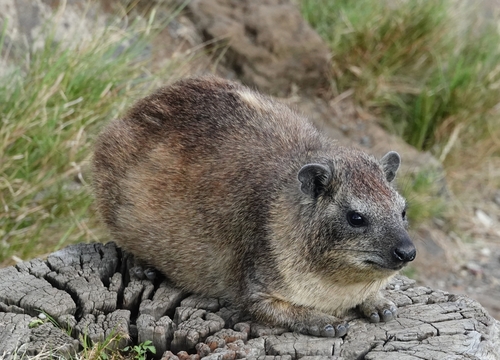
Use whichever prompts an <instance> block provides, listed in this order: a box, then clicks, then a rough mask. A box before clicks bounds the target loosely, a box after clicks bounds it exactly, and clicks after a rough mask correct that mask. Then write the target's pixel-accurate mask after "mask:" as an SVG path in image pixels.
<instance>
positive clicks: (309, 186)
mask: <svg viewBox="0 0 500 360" xmlns="http://www.w3.org/2000/svg"><path fill="white" fill-rule="evenodd" d="M332 176H333V173H332V170H331V169H330V167H329V166H326V165H321V164H307V165H304V166H303V167H302V169H300V171H299V174H298V175H297V177H298V179H299V181H300V182H301V185H300V190H302V192H303V193H304V194H306V195H309V196H312V197H314V198H315V197H318V195H320V194H321V193H323V192H324V191H325V190H326V188H327V187H328V185H329V184H330V182H331V181H332Z"/></svg>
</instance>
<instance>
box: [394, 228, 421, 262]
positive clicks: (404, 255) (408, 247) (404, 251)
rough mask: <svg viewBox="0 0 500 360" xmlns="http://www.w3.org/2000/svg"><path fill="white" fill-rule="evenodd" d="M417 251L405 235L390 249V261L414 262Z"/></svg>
mask: <svg viewBox="0 0 500 360" xmlns="http://www.w3.org/2000/svg"><path fill="white" fill-rule="evenodd" d="M416 255H417V249H415V245H413V242H412V241H411V239H410V237H409V236H408V234H407V233H405V234H403V235H402V236H400V240H399V243H398V245H397V246H396V247H394V248H393V249H392V259H393V261H394V262H396V263H407V262H410V261H413V260H415V256H416Z"/></svg>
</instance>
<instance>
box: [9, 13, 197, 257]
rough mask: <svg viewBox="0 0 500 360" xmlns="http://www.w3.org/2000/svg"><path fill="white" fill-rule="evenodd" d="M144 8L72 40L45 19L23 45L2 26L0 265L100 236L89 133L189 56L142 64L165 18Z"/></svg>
mask: <svg viewBox="0 0 500 360" xmlns="http://www.w3.org/2000/svg"><path fill="white" fill-rule="evenodd" d="M152 14H153V15H152V17H150V18H145V19H142V20H141V19H139V20H137V21H135V22H129V21H124V19H123V18H122V19H117V20H116V21H115V22H114V23H112V24H111V25H109V26H107V27H105V28H102V29H101V30H96V31H95V32H94V33H93V34H91V37H90V38H89V39H86V40H84V41H83V40H82V41H80V42H78V43H77V44H75V42H73V45H72V46H68V45H66V44H65V43H64V42H59V41H56V40H55V36H54V32H53V29H54V28H55V26H51V25H49V26H47V28H46V29H45V31H44V32H43V34H40V40H43V41H42V42H43V44H44V45H43V46H42V47H41V48H39V49H38V50H34V49H30V51H29V52H27V53H26V51H16V50H18V49H15V48H14V49H13V48H9V49H7V48H6V46H4V47H3V49H2V45H3V44H4V42H3V39H4V38H5V36H6V35H8V34H6V30H5V29H4V32H3V36H2V37H1V39H2V42H1V43H0V50H3V51H0V53H1V54H2V56H3V57H4V59H2V60H5V62H6V63H8V64H10V67H9V68H8V69H9V71H6V72H4V73H3V74H1V75H0V77H1V78H0V99H2V101H0V113H1V114H2V118H1V123H0V264H2V263H3V264H4V265H6V264H7V263H10V262H11V261H12V259H13V257H14V259H17V258H22V259H25V258H31V257H33V256H36V255H41V254H45V253H50V252H52V251H54V250H56V249H57V248H60V247H62V246H65V245H67V244H68V243H74V242H80V241H90V240H97V239H98V238H99V234H98V232H97V231H98V230H97V229H98V227H97V226H96V221H95V216H94V211H93V208H92V199H91V196H90V190H89V174H88V162H89V158H90V154H91V147H92V139H93V137H94V136H95V134H96V133H97V131H98V129H99V128H100V126H102V124H104V123H105V122H106V121H108V120H110V119H112V118H114V117H116V116H118V114H120V113H123V111H124V110H125V109H126V108H127V107H128V106H129V104H130V103H131V101H133V100H134V99H137V98H139V97H142V96H144V95H145V94H147V93H149V92H150V91H152V89H153V88H155V87H157V86H159V85H160V84H165V83H166V82H168V81H169V79H170V78H172V76H173V73H174V72H175V71H176V70H177V73H182V72H181V71H180V70H179V69H180V67H181V66H182V64H181V62H182V63H185V62H187V61H188V59H177V60H176V62H174V61H171V62H166V63H163V65H162V67H161V68H160V69H157V70H156V71H155V73H154V74H153V73H151V72H150V70H149V69H150V68H152V67H151V63H150V60H149V59H150V56H149V55H148V54H149V50H148V45H149V44H150V42H151V41H152V39H153V38H154V36H155V34H157V32H158V31H159V30H161V29H162V28H164V26H165V23H164V22H163V23H158V22H157V21H155V18H154V17H153V16H154V12H152ZM126 20H128V19H126ZM96 28H97V29H99V27H96ZM38 43H39V42H38ZM7 53H8V54H7ZM7 56H8V57H9V58H8V59H7Z"/></svg>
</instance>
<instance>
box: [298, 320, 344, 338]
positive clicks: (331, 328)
mask: <svg viewBox="0 0 500 360" xmlns="http://www.w3.org/2000/svg"><path fill="white" fill-rule="evenodd" d="M348 329H349V325H348V324H347V323H345V322H342V321H340V320H339V319H337V318H336V317H333V316H328V315H325V316H324V317H321V318H313V319H309V320H307V321H306V322H302V323H297V324H295V325H294V326H292V330H294V331H296V332H299V333H301V334H306V335H312V336H323V337H342V336H344V335H345V334H347V330H348Z"/></svg>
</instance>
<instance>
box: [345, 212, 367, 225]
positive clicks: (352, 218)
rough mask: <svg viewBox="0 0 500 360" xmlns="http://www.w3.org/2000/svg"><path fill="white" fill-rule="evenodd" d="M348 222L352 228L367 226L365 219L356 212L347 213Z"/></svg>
mask: <svg viewBox="0 0 500 360" xmlns="http://www.w3.org/2000/svg"><path fill="white" fill-rule="evenodd" d="M347 221H348V222H349V225H351V226H352V227H360V226H365V225H366V220H365V218H364V217H363V216H362V215H361V214H359V213H357V212H356V211H349V212H348V213H347Z"/></svg>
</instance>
